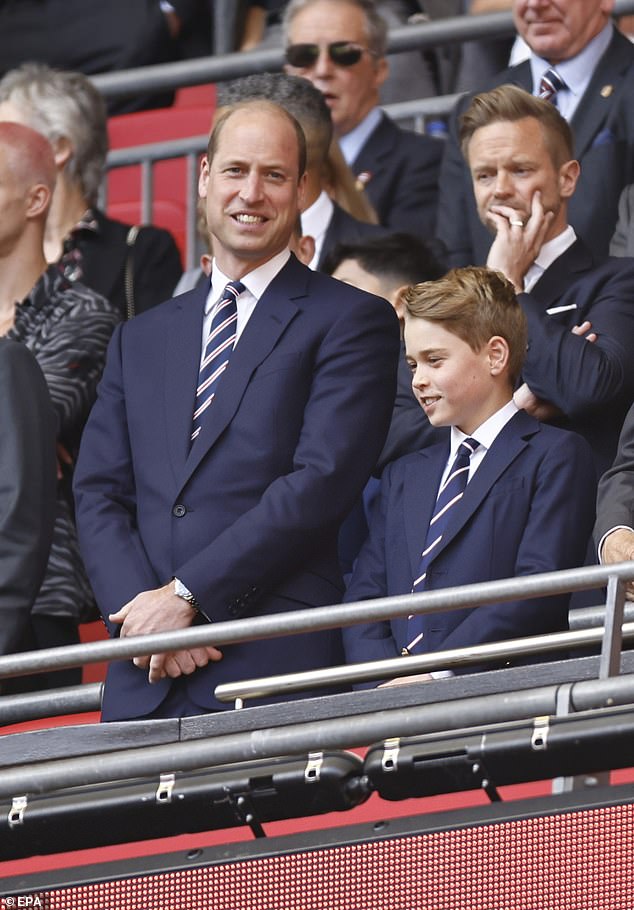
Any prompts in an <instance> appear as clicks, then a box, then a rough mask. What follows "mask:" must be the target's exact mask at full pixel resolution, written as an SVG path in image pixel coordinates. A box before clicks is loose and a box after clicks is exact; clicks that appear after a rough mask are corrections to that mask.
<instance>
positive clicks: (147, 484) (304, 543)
mask: <svg viewBox="0 0 634 910" xmlns="http://www.w3.org/2000/svg"><path fill="white" fill-rule="evenodd" d="M207 287H208V286H207ZM207 287H204V288H197V289H194V290H192V291H189V292H187V293H185V294H182V295H179V296H178V297H175V298H173V299H172V300H170V301H167V302H166V303H165V304H163V305H161V306H159V307H156V308H154V309H152V310H150V311H149V312H147V313H145V314H142V315H141V316H139V317H137V318H136V319H133V320H132V321H131V322H127V323H125V324H123V325H121V326H120V327H119V328H118V329H117V331H116V332H115V335H114V336H113V339H112V343H111V347H110V350H109V355H108V361H107V364H106V369H105V371H104V375H103V379H102V382H101V385H100V389H99V395H98V399H97V402H96V404H95V406H94V408H93V411H92V413H91V416H90V419H89V421H88V424H87V426H86V430H85V432H84V437H83V440H82V445H81V450H80V455H79V459H78V463H77V469H76V473H75V490H76V502H77V523H78V528H79V535H80V542H81V547H82V553H83V556H84V560H85V563H86V566H87V569H88V573H89V577H90V579H91V582H92V585H93V588H94V591H95V595H96V598H97V602H98V604H99V607H100V609H101V611H102V613H103V615H104V617H107V615H108V614H109V613H111V612H113V611H116V610H118V609H119V608H120V607H121V606H122V605H123V604H125V603H126V602H128V601H129V600H130V599H131V598H132V597H134V596H135V595H136V594H138V593H139V592H140V591H147V590H151V589H155V588H158V587H159V586H160V585H163V584H165V583H166V582H168V581H169V580H170V579H171V578H172V576H177V577H178V578H180V579H181V580H182V581H183V582H184V583H185V585H186V586H187V587H188V588H189V590H190V591H192V592H193V593H194V594H195V596H196V598H197V599H198V601H199V603H200V605H201V609H202V611H203V612H204V614H205V615H206V616H207V617H208V618H209V619H210V620H211V621H221V620H230V619H237V618H240V617H245V616H250V615H255V614H263V613H276V612H281V611H286V610H293V609H298V608H302V607H306V606H323V605H327V604H331V603H335V602H338V601H339V600H340V599H341V596H342V593H343V590H342V589H343V584H342V580H341V575H340V569H339V565H338V560H337V551H336V543H337V531H338V527H339V524H340V523H341V521H342V519H343V517H344V516H345V514H346V513H347V511H349V509H350V508H351V507H352V504H353V503H354V501H355V499H356V498H357V497H358V496H359V494H360V493H361V490H362V488H363V485H364V483H365V482H366V480H367V478H368V477H369V476H370V473H371V471H372V469H373V467H374V464H375V462H376V459H377V457H378V454H379V452H380V450H381V446H382V445H383V442H384V440H385V435H386V431H387V428H388V424H389V420H390V415H391V411H392V405H393V402H394V393H395V376H396V365H397V358H398V349H399V330H398V320H397V318H396V316H395V314H394V311H393V309H392V307H391V306H390V305H389V304H388V303H387V302H386V301H384V300H381V299H379V298H376V297H373V296H372V295H369V294H364V293H362V292H360V291H358V290H356V289H354V288H351V287H349V286H348V285H345V284H342V283H341V282H338V281H335V280H333V279H332V278H330V277H328V276H326V275H322V274H320V273H318V272H311V271H310V270H309V269H307V268H306V267H305V266H303V265H301V264H300V263H298V262H297V260H296V259H295V258H294V257H291V259H290V261H289V262H288V264H287V265H286V266H285V267H284V268H283V269H282V270H281V272H279V273H278V275H277V276H276V277H275V278H274V279H273V281H272V282H271V284H270V285H269V286H268V288H267V289H266V291H265V293H264V294H263V295H262V297H261V298H260V300H259V301H258V304H257V306H256V308H255V310H254V312H253V314H252V316H251V318H250V320H249V322H248V324H247V326H246V328H245V330H244V332H243V334H242V336H241V337H240V340H239V342H238V344H237V346H236V349H235V351H234V353H233V355H232V359H231V364H230V366H229V369H228V371H227V372H226V374H225V375H224V376H223V380H222V385H221V388H220V390H219V392H218V397H217V398H216V400H215V401H214V403H213V406H212V408H211V409H210V410H209V411H208V415H207V417H206V419H205V422H204V423H203V427H202V430H201V433H200V435H199V437H198V438H197V439H196V442H195V444H194V445H193V446H192V447H191V449H190V445H189V436H190V432H191V420H192V413H193V405H194V395H195V388H196V384H197V376H198V365H199V356H200V347H201V338H202V317H203V307H204V302H205V298H206V296H207ZM223 653H224V657H223V659H222V660H221V661H220V662H219V663H215V664H210V665H209V666H208V667H206V668H203V669H200V670H197V671H196V672H195V673H194V674H193V675H192V676H191V677H188V678H187V680H186V685H187V691H188V695H189V698H190V699H191V700H193V701H194V702H195V703H196V704H199V705H201V713H202V712H203V711H204V710H205V709H218V708H221V707H223V705H221V704H220V703H219V702H217V701H216V700H215V699H214V697H213V690H214V687H215V685H216V684H218V683H220V682H225V681H229V680H238V679H246V678H249V677H254V676H259V675H263V674H269V673H271V672H272V671H275V670H278V669H279V668H280V667H284V668H285V669H286V670H289V671H292V670H299V669H311V668H315V667H319V666H324V665H327V664H329V663H332V662H333V661H337V660H340V659H341V639H340V635H339V633H338V632H336V631H333V632H323V633H314V634H312V635H303V636H295V637H293V638H285V639H278V640H271V641H262V642H255V643H248V644H243V645H235V646H228V647H225V648H223ZM146 676H147V674H146V673H145V672H142V671H139V670H138V669H137V668H135V667H134V666H133V664H132V663H131V662H129V661H128V662H117V663H114V664H112V666H111V667H110V670H109V674H108V678H107V681H106V687H105V696H104V717H106V718H107V719H113V718H115V719H116V718H125V717H134V716H141V715H143V714H147V713H149V712H150V711H152V710H153V709H154V708H155V707H156V706H157V705H158V704H159V703H160V702H161V701H162V699H163V698H164V697H165V695H166V693H167V691H168V689H169V687H170V685H171V683H170V682H169V681H168V680H163V681H161V682H160V683H158V684H156V685H152V686H150V685H149V684H148V683H147V681H146Z"/></svg>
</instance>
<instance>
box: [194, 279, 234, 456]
mask: <svg viewBox="0 0 634 910" xmlns="http://www.w3.org/2000/svg"><path fill="white" fill-rule="evenodd" d="M243 291H244V285H243V284H242V282H241V281H230V282H229V284H228V285H227V286H226V287H225V289H224V291H223V294H222V297H221V298H220V300H219V301H218V303H217V304H216V312H215V313H214V316H213V319H212V321H211V328H210V329H209V335H208V336H207V343H206V344H205V354H204V356H203V360H202V363H201V365H200V372H199V374H198V386H197V388H196V403H195V405H194V417H193V420H192V434H191V441H192V442H193V441H194V439H196V437H197V436H198V434H199V433H200V430H201V427H202V417H203V414H204V413H205V411H206V410H207V408H208V407H209V405H210V404H211V402H212V401H213V400H214V397H215V395H216V392H217V390H218V384H219V383H220V379H221V377H222V374H223V373H224V371H225V370H226V369H227V367H228V366H229V359H230V357H231V353H232V351H233V348H234V345H235V343H236V326H237V322H238V306H237V303H236V301H237V299H238V297H239V296H240V294H241V293H242V292H243Z"/></svg>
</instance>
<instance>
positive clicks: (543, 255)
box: [535, 224, 577, 271]
mask: <svg viewBox="0 0 634 910" xmlns="http://www.w3.org/2000/svg"><path fill="white" fill-rule="evenodd" d="M576 239H577V235H576V234H575V230H574V228H573V227H572V225H570V224H569V225H568V227H567V228H565V229H564V230H563V231H562V232H561V234H557V236H556V237H553V239H552V240H548V241H547V242H546V243H545V244H544V245H543V246H542V248H541V250H540V251H539V254H538V256H537V258H536V259H535V265H538V266H539V267H540V268H541V269H542V270H543V271H546V269H547V268H548V266H550V265H552V264H553V262H554V261H555V259H559V257H560V256H561V254H562V253H565V252H566V250H567V249H568V247H570V246H572V245H573V243H574V242H575V240H576Z"/></svg>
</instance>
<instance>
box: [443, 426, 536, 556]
mask: <svg viewBox="0 0 634 910" xmlns="http://www.w3.org/2000/svg"><path fill="white" fill-rule="evenodd" d="M537 432H539V424H538V422H537V421H536V420H534V419H533V418H532V417H529V415H528V414H526V412H525V411H518V412H517V414H515V416H514V417H512V418H511V419H510V420H509V421H508V423H507V424H506V425H505V426H504V427H503V428H502V430H501V431H500V433H499V434H498V435H497V436H496V438H495V440H494V442H493V445H492V446H491V448H490V449H489V451H488V452H487V454H486V456H485V458H484V460H483V461H482V464H481V465H480V466H479V468H478V470H477V471H476V472H475V474H474V475H473V478H472V480H470V481H469V483H468V484H467V489H466V490H465V493H464V496H463V497H462V499H461V500H460V502H459V503H457V505H455V506H454V507H453V509H452V518H451V524H450V525H449V527H448V528H447V529H446V531H445V533H444V534H443V538H442V541H441V542H440V544H439V546H438V549H437V551H436V556H435V558H438V554H439V553H442V551H443V550H444V549H445V548H446V547H448V546H449V545H450V544H451V541H452V540H453V539H454V538H455V536H456V534H458V533H459V532H460V531H461V530H462V528H463V527H464V526H465V524H466V523H467V522H468V521H469V519H470V518H471V517H472V515H473V514H474V513H475V512H476V511H477V510H478V509H479V508H480V506H481V505H482V503H483V501H484V499H485V498H486V497H487V496H488V495H489V493H490V491H491V488H492V487H493V485H494V484H495V483H497V481H498V479H499V478H500V476H501V475H502V474H503V473H504V471H505V470H506V469H507V468H508V466H509V465H510V464H511V463H512V462H513V461H515V459H516V458H517V456H518V455H519V453H520V452H521V451H523V449H525V448H526V445H527V442H526V440H527V439H528V438H529V437H530V436H533V435H534V434H535V433H537Z"/></svg>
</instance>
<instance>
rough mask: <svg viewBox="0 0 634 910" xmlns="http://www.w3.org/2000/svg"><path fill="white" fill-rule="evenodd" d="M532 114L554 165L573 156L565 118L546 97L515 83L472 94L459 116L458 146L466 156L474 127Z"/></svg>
mask: <svg viewBox="0 0 634 910" xmlns="http://www.w3.org/2000/svg"><path fill="white" fill-rule="evenodd" d="M527 117H532V118H533V119H534V120H537V121H538V123H539V124H540V126H541V128H542V132H543V134H544V139H545V142H546V146H547V148H548V151H549V153H550V156H551V158H552V161H553V164H554V165H555V167H561V165H562V164H564V163H565V162H566V161H570V160H571V159H572V158H574V140H573V137H572V130H571V129H570V126H569V125H568V122H567V121H566V120H565V119H564V118H563V117H562V116H561V114H560V113H559V111H558V110H557V108H556V107H555V105H554V104H552V103H551V102H550V101H544V100H543V99H542V98H536V97H535V96H534V95H531V94H530V93H529V92H527V91H525V90H524V89H523V88H520V87H519V86H517V85H500V86H498V87H497V88H494V89H492V90H491V91H490V92H482V93H481V94H479V95H476V96H475V97H474V98H473V99H472V100H471V103H470V105H469V107H468V108H467V109H466V111H465V112H464V113H463V114H462V116H461V117H460V147H461V149H462V154H463V155H464V157H465V159H466V160H467V161H468V160H469V143H470V142H471V139H472V138H473V134H474V133H475V131H476V130H479V129H481V128H482V127H485V126H490V125H491V124H492V123H515V122H516V121H517V120H524V119H525V118H527Z"/></svg>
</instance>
